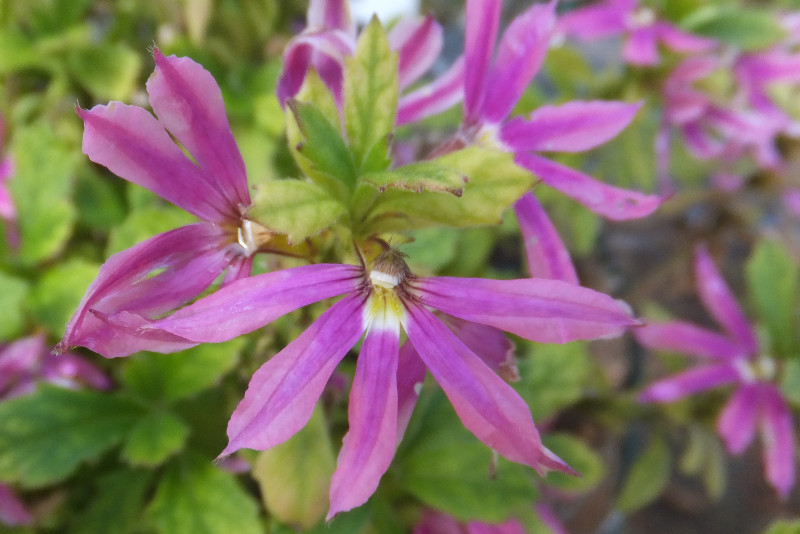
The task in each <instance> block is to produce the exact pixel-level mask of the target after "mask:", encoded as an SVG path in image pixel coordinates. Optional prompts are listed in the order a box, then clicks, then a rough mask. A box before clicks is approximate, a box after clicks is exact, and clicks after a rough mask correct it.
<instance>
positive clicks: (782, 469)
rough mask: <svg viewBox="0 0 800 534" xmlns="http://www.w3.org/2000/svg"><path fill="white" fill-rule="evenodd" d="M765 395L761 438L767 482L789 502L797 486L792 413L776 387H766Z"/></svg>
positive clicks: (763, 393)
mask: <svg viewBox="0 0 800 534" xmlns="http://www.w3.org/2000/svg"><path fill="white" fill-rule="evenodd" d="M761 394H762V405H761V407H762V410H763V415H762V419H761V422H762V425H761V433H762V434H761V435H762V439H763V440H764V464H765V466H766V471H767V480H769V482H770V484H772V485H773V487H775V489H777V490H778V494H779V495H780V496H781V497H782V498H784V499H785V498H786V497H788V496H789V492H790V491H791V490H792V487H793V486H794V484H795V456H796V452H795V450H796V444H795V435H794V432H795V430H794V421H793V418H792V412H791V411H790V410H789V407H788V406H787V405H786V402H785V401H784V400H783V397H782V396H781V394H780V392H779V391H778V389H777V388H776V387H775V386H772V385H767V386H764V387H763V388H762V391H761Z"/></svg>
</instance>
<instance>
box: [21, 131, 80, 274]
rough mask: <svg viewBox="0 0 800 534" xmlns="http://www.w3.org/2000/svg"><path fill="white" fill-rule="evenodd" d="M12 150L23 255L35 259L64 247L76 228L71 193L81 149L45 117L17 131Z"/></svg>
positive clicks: (22, 256)
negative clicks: (72, 144) (71, 144)
mask: <svg viewBox="0 0 800 534" xmlns="http://www.w3.org/2000/svg"><path fill="white" fill-rule="evenodd" d="M11 153H12V154H13V157H14V162H15V164H16V172H15V175H14V177H13V178H12V179H11V180H9V182H8V187H9V189H10V190H11V194H12V196H13V197H14V201H15V202H16V204H17V211H18V219H17V220H18V223H19V231H20V249H19V255H20V258H21V259H22V261H23V262H25V263H36V262H40V261H43V260H46V259H49V258H51V257H53V256H54V255H56V254H57V253H58V252H60V251H61V249H62V248H63V247H64V245H65V244H66V242H67V239H69V236H70V234H71V233H72V225H73V222H74V221H75V218H76V213H75V208H74V206H73V205H72V203H71V202H70V194H71V191H72V175H73V172H74V170H75V168H76V165H77V162H78V158H79V157H80V153H79V152H78V150H77V147H71V146H69V145H67V144H66V143H64V141H62V140H61V139H59V138H58V137H56V134H55V132H53V129H52V128H51V127H50V126H48V125H47V124H45V123H43V122H42V123H37V124H34V125H32V126H29V127H26V128H22V129H19V130H17V131H16V132H15V135H14V141H13V143H12V145H11ZM43 180H44V181H43Z"/></svg>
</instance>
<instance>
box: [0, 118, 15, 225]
mask: <svg viewBox="0 0 800 534" xmlns="http://www.w3.org/2000/svg"><path fill="white" fill-rule="evenodd" d="M4 133H5V125H4V124H3V119H2V118H0V219H3V220H5V221H6V222H9V223H13V222H15V221H16V220H17V209H16V207H15V206H14V199H12V198H11V193H9V191H8V187H7V186H6V185H5V183H6V182H7V181H8V180H9V178H11V175H12V174H14V163H13V162H12V161H11V158H10V157H4V154H5V151H4V149H5V143H4V141H5V139H4V138H3V136H4Z"/></svg>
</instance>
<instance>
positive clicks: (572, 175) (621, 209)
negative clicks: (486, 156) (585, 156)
mask: <svg viewBox="0 0 800 534" xmlns="http://www.w3.org/2000/svg"><path fill="white" fill-rule="evenodd" d="M514 161H516V163H517V164H519V165H521V166H522V167H525V168H526V169H528V170H530V171H531V172H533V173H534V174H536V176H538V177H539V178H540V179H541V180H542V181H543V182H544V183H546V184H547V185H549V186H550V187H553V188H555V189H558V190H559V191H561V192H562V193H564V194H565V195H567V196H568V197H570V198H572V199H574V200H576V201H578V202H580V203H581V204H583V205H584V206H586V207H587V208H589V209H590V210H592V211H593V212H595V213H597V214H598V215H602V216H603V217H605V218H607V219H611V220H613V221H620V220H626V219H638V218H639V217H645V216H647V215H650V214H651V213H653V212H654V211H655V210H656V209H657V208H658V207H659V206H660V205H661V202H662V199H661V198H660V197H659V196H657V195H646V194H644V193H639V192H636V191H628V190H626V189H620V188H619V187H614V186H611V185H606V184H604V183H602V182H600V181H598V180H595V179H594V178H592V177H591V176H587V175H585V174H583V173H581V172H578V171H576V170H574V169H570V168H569V167H565V166H563V165H559V164H558V163H555V162H553V161H550V160H548V159H545V158H542V157H539V156H536V155H534V154H523V153H518V154H517V156H516V158H515V160H514Z"/></svg>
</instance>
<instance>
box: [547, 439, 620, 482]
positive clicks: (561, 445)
mask: <svg viewBox="0 0 800 534" xmlns="http://www.w3.org/2000/svg"><path fill="white" fill-rule="evenodd" d="M542 441H543V443H544V445H545V446H546V447H547V448H548V449H550V450H551V451H553V452H554V453H555V454H556V456H558V457H559V458H561V459H562V460H564V461H565V462H567V464H568V465H569V466H570V467H571V468H573V469H574V470H575V471H577V472H578V473H580V476H579V477H575V476H571V475H567V474H566V473H560V472H558V471H552V472H550V473H548V474H547V478H546V479H545V482H546V484H547V485H548V486H553V487H555V488H557V489H559V490H561V491H568V492H585V491H589V490H591V489H592V488H594V487H595V486H597V484H599V483H600V481H601V480H602V479H603V477H604V476H605V467H604V465H603V461H602V460H601V459H600V457H599V456H598V455H597V454H596V453H595V452H594V451H593V450H592V449H591V448H590V447H589V446H588V445H586V444H585V443H584V442H583V441H581V440H579V439H578V438H575V437H573V436H570V435H569V434H551V435H549V436H544V437H543V438H542Z"/></svg>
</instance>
